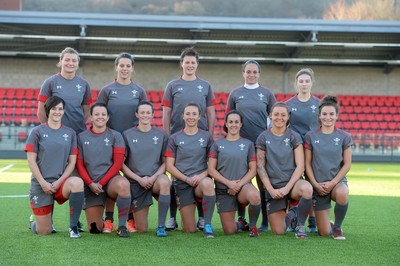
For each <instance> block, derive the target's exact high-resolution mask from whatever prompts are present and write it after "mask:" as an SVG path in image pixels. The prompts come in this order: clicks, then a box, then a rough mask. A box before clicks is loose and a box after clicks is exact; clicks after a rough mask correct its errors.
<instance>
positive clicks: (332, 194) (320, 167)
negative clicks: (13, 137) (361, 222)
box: [304, 96, 353, 240]
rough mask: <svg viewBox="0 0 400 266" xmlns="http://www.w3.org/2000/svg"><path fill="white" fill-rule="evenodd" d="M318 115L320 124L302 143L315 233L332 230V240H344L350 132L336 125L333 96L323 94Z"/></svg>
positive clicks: (335, 103) (335, 99) (335, 107)
mask: <svg viewBox="0 0 400 266" xmlns="http://www.w3.org/2000/svg"><path fill="white" fill-rule="evenodd" d="M318 115H319V116H318V117H319V121H320V124H321V127H320V128H319V129H316V130H313V131H310V132H309V133H307V135H306V136H305V144H304V147H305V148H306V173H307V176H308V178H309V180H310V182H311V184H312V186H313V187H314V194H313V201H314V209H315V218H316V221H317V228H318V233H319V234H320V235H322V236H327V235H329V234H331V233H332V237H333V238H334V239H336V240H344V239H346V238H345V236H344V233H343V230H342V223H343V220H344V218H345V217H346V213H347V208H348V206H349V188H348V185H347V178H346V174H347V173H348V172H349V171H350V167H351V146H353V140H352V138H351V136H350V134H349V133H347V132H345V131H343V130H341V129H339V128H336V127H335V123H336V120H337V119H338V116H339V105H338V98H337V97H336V96H325V97H324V98H323V99H322V101H321V103H320V105H319V108H318ZM331 200H333V201H335V202H336V205H335V210H334V213H335V221H334V223H333V224H331V223H330V221H329V214H330V209H331Z"/></svg>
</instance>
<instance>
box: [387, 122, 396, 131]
mask: <svg viewBox="0 0 400 266" xmlns="http://www.w3.org/2000/svg"><path fill="white" fill-rule="evenodd" d="M388 128H389V129H390V130H397V123H396V122H389V123H388Z"/></svg>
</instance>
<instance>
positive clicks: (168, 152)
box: [165, 150, 174, 157]
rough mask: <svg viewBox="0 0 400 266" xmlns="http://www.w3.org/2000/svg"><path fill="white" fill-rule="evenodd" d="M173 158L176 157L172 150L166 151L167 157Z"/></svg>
mask: <svg viewBox="0 0 400 266" xmlns="http://www.w3.org/2000/svg"><path fill="white" fill-rule="evenodd" d="M173 156H174V154H173V152H172V151H171V150H166V151H165V157H173Z"/></svg>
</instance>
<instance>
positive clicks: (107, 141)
mask: <svg viewBox="0 0 400 266" xmlns="http://www.w3.org/2000/svg"><path fill="white" fill-rule="evenodd" d="M104 143H105V144H106V146H108V144H109V143H110V140H109V139H108V138H105V139H104Z"/></svg>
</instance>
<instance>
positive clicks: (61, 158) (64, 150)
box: [25, 96, 83, 238]
mask: <svg viewBox="0 0 400 266" xmlns="http://www.w3.org/2000/svg"><path fill="white" fill-rule="evenodd" d="M64 106H65V102H64V100H63V99H61V98H60V97H57V96H50V97H49V98H48V99H47V100H46V102H45V104H44V106H43V108H44V111H45V116H46V118H47V122H46V123H44V124H41V125H39V126H36V127H34V128H33V129H32V131H31V133H30V134H29V137H28V139H27V142H26V146H25V152H27V157H28V165H29V168H30V169H31V171H32V177H31V186H30V202H31V203H30V205H31V208H32V211H33V214H34V217H35V219H34V220H33V221H31V223H30V227H31V230H32V231H33V232H34V233H37V234H50V233H51V232H52V230H53V228H52V214H53V210H54V201H57V202H58V203H59V204H63V203H64V202H65V201H67V200H69V205H70V208H69V209H70V215H69V217H70V228H69V232H70V237H71V238H79V237H80V234H79V231H78V227H77V223H78V221H79V216H80V214H81V211H82V204H83V182H82V179H80V178H79V177H76V176H71V174H72V172H73V170H74V168H75V162H76V154H77V142H76V134H75V131H74V130H72V129H71V128H69V127H66V126H64V125H63V124H62V123H61V120H62V117H63V115H64Z"/></svg>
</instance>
